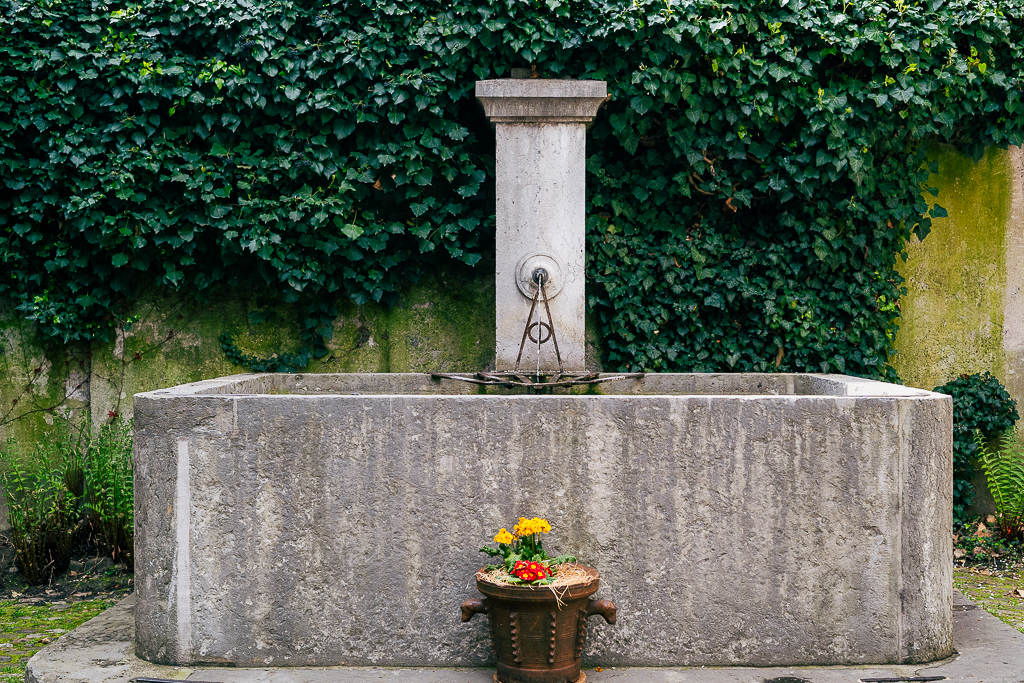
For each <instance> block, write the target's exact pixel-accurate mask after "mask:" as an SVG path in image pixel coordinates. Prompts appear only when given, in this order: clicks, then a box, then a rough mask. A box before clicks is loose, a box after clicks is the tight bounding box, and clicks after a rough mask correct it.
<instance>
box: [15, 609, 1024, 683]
mask: <svg viewBox="0 0 1024 683" xmlns="http://www.w3.org/2000/svg"><path fill="white" fill-rule="evenodd" d="M954 596H955V597H954V615H953V646H954V648H956V651H957V652H958V653H959V654H957V655H956V656H955V657H951V658H950V659H947V660H945V661H942V662H935V663H932V664H926V665H918V666H903V665H892V666H845V667H844V666H840V667H817V668H816V667H785V668H770V669H755V668H714V669H703V668H658V669H642V668H619V669H615V668H611V669H605V670H603V671H595V670H593V669H588V670H586V674H587V681H588V683H611V682H613V681H614V683H802V682H806V683H859V682H860V681H864V680H865V679H870V678H890V679H892V678H897V679H898V678H904V679H907V678H913V677H932V676H944V677H945V680H948V681H950V682H951V683H1024V633H1020V632H1019V631H1017V630H1015V629H1013V628H1011V627H1010V626H1008V625H1006V624H1004V623H1003V622H1001V621H999V620H998V619H996V618H995V617H993V616H992V615H990V614H989V613H988V612H985V611H984V610H982V609H980V608H977V607H976V606H975V605H974V604H973V603H971V602H970V601H968V600H966V599H965V598H964V597H963V596H961V595H960V594H959V593H955V594H954ZM134 608H135V597H134V595H133V596H130V597H128V598H125V599H124V600H122V601H121V602H120V603H118V604H117V605H116V606H114V607H111V608H110V609H108V610H107V611H106V612H104V613H103V614H101V615H99V616H98V617H96V618H94V619H92V620H90V621H88V622H86V623H84V624H82V625H81V626H79V627H78V628H77V629H75V630H74V631H72V632H71V633H68V634H66V635H64V636H62V637H61V638H60V639H59V640H57V641H56V642H55V643H53V644H52V645H50V646H49V647H47V648H45V649H43V650H40V651H39V652H38V653H36V655H35V656H34V657H32V659H31V660H30V661H29V663H28V668H27V670H26V673H25V682H26V683H129V682H130V681H132V680H133V679H135V678H138V677H141V676H148V677H153V678H165V679H171V680H183V681H192V682H193V683H199V682H201V681H207V682H208V683H378V682H387V681H394V682H395V683H399V682H401V683H491V681H492V676H493V670H490V669H455V668H451V669H445V668H435V669H382V668H372V667H329V668H317V669H306V668H302V669H299V668H294V669H236V668H210V667H198V668H194V669H192V668H183V667H172V666H158V665H154V664H150V663H149V662H145V661H142V660H140V659H138V658H137V657H135V656H134V651H133V646H132V638H133V633H134V623H135V621H134Z"/></svg>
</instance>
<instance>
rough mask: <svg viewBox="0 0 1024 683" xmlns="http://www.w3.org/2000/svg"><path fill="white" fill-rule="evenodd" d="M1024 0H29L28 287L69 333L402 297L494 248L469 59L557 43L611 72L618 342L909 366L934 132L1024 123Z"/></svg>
mask: <svg viewBox="0 0 1024 683" xmlns="http://www.w3.org/2000/svg"><path fill="white" fill-rule="evenodd" d="M1021 7H1022V6H1021V1H1020V0H1009V1H1001V2H998V3H993V2H980V3H979V2H977V1H976V0H972V1H970V2H968V1H966V0H926V1H914V0H897V1H896V2H895V3H893V2H889V1H885V2H878V1H865V0H850V1H847V2H842V3H839V2H836V3H825V2H813V3H811V2H807V1H806V0H771V1H769V0H726V1H722V2H715V1H712V0H628V1H626V0H620V1H616V2H605V1H602V0H567V1H565V0H543V1H538V2H506V1H505V0H472V1H471V2H470V1H461V2H459V1H457V2H454V3H452V2H438V1H436V0H433V1H424V0H411V1H410V2H397V0H326V1H325V2H323V3H315V4H308V3H301V4H300V3H295V2H293V1H291V0H273V1H271V0H254V1H253V2H251V3H247V4H245V5H239V4H238V3H234V2H226V1H222V0H215V1H213V2H204V3H192V2H177V1H174V2H172V1H170V0H155V1H154V2H150V3H145V4H136V3H130V2H125V1H123V0H114V2H111V3H100V2H98V1H95V0H59V1H58V0H39V1H32V2H11V3H7V4H5V5H4V6H3V8H0V167H2V168H3V176H2V177H3V183H4V188H5V191H4V192H3V193H0V272H2V273H3V277H0V297H2V298H3V299H5V300H8V301H10V302H12V303H13V304H14V305H15V306H16V307H17V308H18V310H19V311H20V312H21V314H22V315H24V316H25V318H27V319H28V320H31V321H34V322H36V323H37V324H38V327H39V329H40V331H41V333H42V334H44V335H46V336H49V337H53V338H56V339H59V340H65V341H66V340H73V339H91V338H104V337H105V336H106V335H108V334H109V331H110V329H111V324H110V320H114V319H117V318H118V316H119V315H122V314H123V311H125V310H129V309H130V306H131V303H132V301H133V297H134V296H135V293H136V292H139V291H143V290H144V289H145V288H146V287H147V286H151V285H153V284H156V285H158V286H160V287H164V288H169V289H174V290H177V291H179V292H182V293H187V294H188V295H190V296H194V297H196V298H198V299H203V298H204V297H207V296H208V295H209V293H210V292H211V291H213V290H214V289H215V288H217V287H222V286H237V287H247V288H251V289H253V290H255V291H261V292H263V293H265V294H266V295H269V296H272V297H273V298H274V299H275V300H277V301H281V302H298V303H300V305H306V304H302V302H313V304H315V305H327V306H329V305H330V303H331V302H333V301H334V298H335V297H337V296H347V297H350V298H351V299H353V300H354V301H356V302H366V301H384V302H391V301H394V300H395V298H396V297H397V294H398V292H399V291H401V289H402V288H403V287H405V286H407V285H408V284H409V283H410V282H412V281H415V280H416V279H417V278H418V277H419V275H420V274H421V273H422V272H423V271H424V270H425V269H429V268H432V267H435V265H436V264H437V262H438V260H439V259H440V260H447V259H457V260H460V261H463V262H465V263H468V264H471V265H472V264H475V263H476V262H477V261H478V260H479V259H480V258H481V254H482V253H484V252H485V251H487V250H489V249H491V248H493V247H492V239H493V206H494V204H493V202H494V197H493V185H492V183H493V163H494V162H493V133H492V131H491V129H490V127H489V126H488V125H487V122H486V121H485V120H484V118H483V116H482V114H481V113H480V111H479V110H478V108H477V105H476V103H475V102H474V101H473V97H472V88H473V84H474V82H475V81H476V80H478V79H486V78H496V77H507V76H508V75H509V70H510V69H511V68H512V67H520V66H528V65H532V66H533V67H534V68H535V71H536V72H537V73H538V74H540V75H541V76H544V77H552V78H563V77H570V78H596V79H603V80H606V81H608V83H609V92H610V95H611V98H610V100H609V101H608V103H607V106H606V107H605V108H604V109H603V110H602V112H601V113H600V115H599V117H598V120H597V121H596V123H595V124H594V126H593V127H592V129H591V133H590V140H589V142H588V149H589V156H588V158H587V173H588V175H587V183H588V195H589V196H588V219H587V230H588V233H587V235H588V278H589V282H588V297H589V298H588V303H589V306H590V308H591V310H593V311H594V312H596V314H597V316H598V319H599V321H600V324H601V327H602V330H603V332H604V339H605V344H606V358H605V361H606V363H607V364H608V365H609V366H610V367H614V368H619V369H631V370H632V369H635V370H641V369H642V370H661V371H670V370H675V371H685V370H696V371H712V370H713V371H730V370H732V371H772V370H783V371H793V370H797V371H841V372H847V373H852V374H857V375H865V376H872V377H881V378H887V379H893V378H895V373H894V371H893V370H892V368H891V367H890V366H889V364H888V361H889V358H890V356H891V354H892V352H893V346H892V340H893V337H894V334H895V333H896V330H897V324H896V320H897V315H898V309H897V307H896V306H897V302H898V300H899V298H900V296H902V294H903V293H904V291H905V290H904V288H903V286H902V280H901V278H900V277H899V275H898V273H897V272H896V268H895V266H896V262H897V259H898V258H899V257H900V256H901V255H902V254H903V253H905V250H904V245H905V244H906V241H907V240H908V239H909V238H910V236H911V235H912V234H917V235H918V236H919V237H925V236H926V235H927V234H928V231H929V227H930V221H931V218H933V217H939V216H942V215H944V211H943V210H942V208H941V207H940V206H939V205H938V204H936V203H935V201H936V198H935V197H934V196H933V194H934V193H932V194H929V192H930V191H931V190H929V188H927V186H926V181H927V178H928V175H929V173H930V172H934V171H935V170H937V169H936V168H935V166H934V164H932V165H929V164H928V163H927V152H928V149H929V145H931V144H934V143H935V142H949V143H952V144H955V145H957V146H958V147H959V148H960V149H961V150H963V151H965V152H966V153H968V154H971V155H973V156H975V157H979V156H980V154H981V153H982V150H984V149H985V148H986V147H987V146H992V145H998V146H1006V145H1008V144H1020V143H1021V142H1022V135H1021V130H1022V120H1024V119H1022V116H1024V108H1022V107H1021V100H1020V83H1019V74H1020V73H1021V72H1022V68H1024V56H1022V49H1024V48H1022V47H1021V46H1022V45H1024V30H1022V21H1021V15H1022V12H1021ZM939 201H941V198H939ZM310 305H312V304H310ZM310 348H311V349H312V348H313V347H310Z"/></svg>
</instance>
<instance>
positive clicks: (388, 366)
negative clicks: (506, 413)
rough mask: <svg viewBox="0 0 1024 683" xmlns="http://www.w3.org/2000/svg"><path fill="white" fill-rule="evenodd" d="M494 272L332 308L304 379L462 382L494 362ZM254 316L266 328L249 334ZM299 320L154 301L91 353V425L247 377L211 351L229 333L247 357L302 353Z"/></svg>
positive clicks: (285, 313)
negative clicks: (175, 394) (337, 375)
mask: <svg viewBox="0 0 1024 683" xmlns="http://www.w3.org/2000/svg"><path fill="white" fill-rule="evenodd" d="M493 272H494V269H493V265H490V266H489V265H488V264H485V263H484V264H481V265H480V266H479V267H478V268H475V269H469V268H466V267H461V266H456V267H454V268H452V269H447V270H442V271H439V272H437V273H435V274H432V275H430V276H428V277H426V278H424V279H423V280H421V281H420V282H419V283H418V284H416V285H414V286H412V287H410V288H409V289H408V290H407V291H406V292H404V293H403V295H402V297H401V299H400V300H399V301H398V302H397V304H396V305H395V306H393V307H391V308H388V307H386V306H383V305H379V304H371V305H365V306H357V305H355V304H353V303H352V302H350V301H347V300H345V301H338V302H337V304H338V309H339V310H338V316H337V317H336V318H335V321H334V335H333V338H332V339H331V340H330V341H328V343H327V347H328V349H329V353H328V354H327V355H326V356H324V357H323V358H320V359H314V360H312V361H311V362H310V364H309V366H307V368H306V369H305V371H306V372H430V371H447V372H464V371H471V370H481V369H484V368H487V367H489V366H491V365H492V364H493V361H494V275H493ZM256 310H259V311H261V312H262V313H263V314H264V316H268V317H267V319H265V320H263V321H262V322H259V323H255V324H253V323H252V322H250V317H249V314H250V313H252V312H253V311H256ZM299 315H300V312H299V311H297V310H295V309H290V308H289V307H287V306H278V307H275V308H273V309H267V308H264V307H262V306H261V302H260V301H259V300H258V299H257V298H256V297H253V296H251V295H247V294H246V293H241V292H226V293H222V294H221V295H220V296H218V297H216V298H215V299H214V300H213V301H211V303H210V304H208V305H205V306H196V305H184V304H182V303H181V302H180V301H178V300H176V299H174V298H167V297H152V298H148V299H146V300H145V301H144V303H141V304H139V305H138V306H137V307H136V309H135V310H133V311H132V314H131V316H132V317H133V318H135V319H137V320H136V322H134V323H133V324H132V325H131V326H130V327H129V328H128V329H123V330H119V331H118V333H117V335H116V339H115V340H114V341H112V342H110V343H106V344H96V345H94V346H93V349H92V357H93V361H92V371H93V377H92V396H91V398H92V401H91V408H92V419H93V421H94V423H100V422H103V421H108V420H109V419H110V418H111V417H113V415H114V414H119V415H123V416H126V417H127V416H130V415H131V397H132V395H133V394H136V393H138V392H142V391H150V390H153V389H158V388H163V387H168V386H174V385H176V384H184V383H187V382H195V381H199V380H202V379H209V378H212V377H220V376H223V375H230V374H237V373H240V372H248V371H247V370H246V369H245V368H242V367H239V366H237V365H234V364H233V363H231V362H230V361H229V360H228V358H227V356H226V355H225V354H224V352H223V350H222V349H221V347H220V343H219V342H218V337H219V336H220V335H221V334H223V333H225V332H226V333H228V334H230V335H231V336H232V338H233V339H234V342H235V344H236V345H237V346H238V347H239V348H240V349H241V350H242V351H244V352H245V353H247V354H250V355H257V356H261V357H267V356H270V355H271V354H273V353H280V352H294V351H296V350H297V349H298V348H299V347H300V346H301V340H300V336H299V320H298V317H299Z"/></svg>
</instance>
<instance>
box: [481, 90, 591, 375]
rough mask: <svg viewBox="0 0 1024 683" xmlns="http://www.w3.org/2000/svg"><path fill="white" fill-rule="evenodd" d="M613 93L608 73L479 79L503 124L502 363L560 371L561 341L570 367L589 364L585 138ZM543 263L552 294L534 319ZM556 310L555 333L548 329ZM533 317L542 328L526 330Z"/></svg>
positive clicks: (499, 168) (499, 140)
mask: <svg viewBox="0 0 1024 683" xmlns="http://www.w3.org/2000/svg"><path fill="white" fill-rule="evenodd" d="M607 92H608V88H607V84H606V83H605V82H604V81H570V80H544V79H509V80H493V81H477V84H476V96H477V99H479V100H480V102H481V103H482V104H483V107H484V112H485V113H486V114H487V116H488V118H489V119H490V120H491V121H492V122H493V123H494V124H495V143H496V144H495V187H496V192H495V195H496V206H495V224H496V235H495V246H496V267H495V271H496V272H495V276H496V281H495V285H496V288H495V304H496V309H497V310H496V317H497V329H496V332H497V344H496V346H497V348H496V355H495V368H496V369H497V370H499V371H508V370H512V369H513V368H515V366H516V363H517V361H519V365H520V367H519V369H520V371H530V370H536V369H537V368H538V367H539V368H540V369H541V370H543V371H552V370H558V369H559V366H558V361H557V358H556V354H555V343H554V342H557V344H558V346H557V348H558V354H559V356H560V357H561V360H562V369H564V370H566V371H570V372H578V371H582V370H584V369H585V362H584V358H585V349H586V334H585V325H584V316H585V312H586V285H585V281H586V274H585V269H586V258H585V254H584V247H585V243H586V235H585V233H586V188H585V181H586V153H585V152H586V137H587V125H588V124H589V123H590V122H591V121H593V120H594V117H595V116H596V115H597V110H598V109H599V108H600V106H601V103H602V102H604V100H605V97H606V95H607ZM538 269H543V271H544V273H546V276H547V277H548V278H549V279H548V281H547V284H546V285H545V293H546V294H547V295H548V297H549V299H550V301H549V306H548V307H545V306H542V305H538V306H536V309H535V310H534V311H533V316H532V317H531V307H532V304H533V297H534V295H535V294H536V292H537V285H536V284H535V283H534V282H533V281H532V279H531V276H532V274H533V273H535V272H537V271H538ZM548 309H550V314H551V322H552V323H553V327H554V335H553V336H554V339H548V337H549V336H551V335H548V334H547V330H546V329H545V328H544V325H546V324H547V323H548V318H547V310H548ZM528 319H529V320H528ZM528 322H529V323H531V324H533V325H535V327H533V328H532V330H531V332H530V333H529V334H527V335H525V337H524V329H525V328H526V326H527V324H528ZM541 323H543V324H541ZM524 338H525V339H527V342H526V346H525V347H524V348H523V353H522V358H520V355H519V351H520V345H521V344H522V343H523V339H524ZM538 341H539V342H540V343H539V344H538V343H537V342H538Z"/></svg>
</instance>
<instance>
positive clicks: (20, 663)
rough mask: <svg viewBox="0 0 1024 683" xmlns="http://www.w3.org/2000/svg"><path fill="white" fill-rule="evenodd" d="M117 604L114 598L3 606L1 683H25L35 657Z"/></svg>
mask: <svg viewBox="0 0 1024 683" xmlns="http://www.w3.org/2000/svg"><path fill="white" fill-rule="evenodd" d="M116 602H117V600H116V599H112V598H103V599H98V600H79V601H77V602H64V601H61V602H55V603H50V604H41V605H27V604H23V603H22V602H20V601H18V600H4V601H2V602H0V628H2V632H0V681H20V680H22V679H23V678H24V677H25V666H26V665H27V664H28V660H29V659H30V658H31V657H32V655H34V654H35V653H36V652H38V651H39V650H41V649H43V648H44V647H46V646H47V645H49V644H50V643H51V642H52V641H54V640H56V639H57V638H59V637H60V636H61V635H62V634H64V633H67V632H68V631H71V630H72V629H74V628H76V627H78V625H79V624H82V623H85V622H86V621H88V620H89V619H92V618H93V617H95V616H96V615H97V614H99V613H100V612H102V611H103V610H105V609H107V608H108V607H111V606H113V605H114V604H115V603H116Z"/></svg>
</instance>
